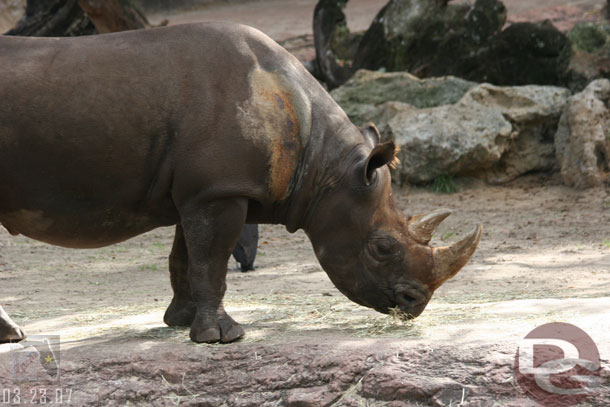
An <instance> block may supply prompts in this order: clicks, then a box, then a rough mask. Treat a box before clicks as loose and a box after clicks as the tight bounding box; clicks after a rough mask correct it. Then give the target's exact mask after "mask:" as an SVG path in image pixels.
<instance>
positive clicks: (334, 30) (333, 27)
mask: <svg viewBox="0 0 610 407" xmlns="http://www.w3.org/2000/svg"><path fill="white" fill-rule="evenodd" d="M347 1H348V0H320V1H319V2H318V4H317V5H316V8H315V10H314V15H313V37H314V46H315V48H316V65H317V66H316V68H317V69H316V70H315V73H316V76H317V77H318V78H319V79H321V80H323V81H324V82H326V84H327V85H328V88H329V89H333V88H336V87H337V86H340V85H342V84H343V83H344V82H345V81H347V80H348V79H349V77H350V76H351V75H352V74H353V71H352V66H351V57H352V56H351V55H350V56H347V55H338V53H337V49H336V46H337V45H338V44H339V43H345V42H351V41H353V38H352V35H350V33H349V29H348V28H347V21H346V19H345V14H344V13H343V9H344V8H345V5H346V4H347ZM347 48H350V47H349V46H348V47H347Z"/></svg>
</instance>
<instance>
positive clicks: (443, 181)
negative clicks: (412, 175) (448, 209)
mask: <svg viewBox="0 0 610 407" xmlns="http://www.w3.org/2000/svg"><path fill="white" fill-rule="evenodd" d="M432 187H433V188H434V192H437V193H439V194H452V193H454V192H456V191H457V188H456V186H455V180H454V178H453V175H451V174H441V175H438V176H437V177H436V178H434V181H432Z"/></svg>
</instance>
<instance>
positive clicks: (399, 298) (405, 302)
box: [396, 292, 418, 307]
mask: <svg viewBox="0 0 610 407" xmlns="http://www.w3.org/2000/svg"><path fill="white" fill-rule="evenodd" d="M417 301H418V299H417V298H415V297H413V296H411V295H409V293H406V292H398V293H396V302H397V303H398V305H399V306H403V307H412V306H414V305H415V304H416V303H417Z"/></svg>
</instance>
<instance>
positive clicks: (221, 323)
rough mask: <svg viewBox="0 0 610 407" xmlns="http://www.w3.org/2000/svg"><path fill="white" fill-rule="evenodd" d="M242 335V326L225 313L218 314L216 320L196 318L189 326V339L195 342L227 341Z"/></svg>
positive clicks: (234, 339)
mask: <svg viewBox="0 0 610 407" xmlns="http://www.w3.org/2000/svg"><path fill="white" fill-rule="evenodd" d="M242 336H244V330H243V329H242V327H241V326H239V324H238V323H237V322H235V321H234V320H233V318H231V317H230V316H228V315H226V314H224V315H221V316H219V317H218V318H217V319H216V321H209V320H208V319H207V318H196V319H195V321H193V326H192V327H191V340H192V341H193V342H197V343H214V342H221V343H229V342H233V341H236V340H237V339H239V338H241V337H242Z"/></svg>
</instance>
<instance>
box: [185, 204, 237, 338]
mask: <svg viewBox="0 0 610 407" xmlns="http://www.w3.org/2000/svg"><path fill="white" fill-rule="evenodd" d="M247 210H248V201H247V199H244V198H235V199H223V200H217V201H213V202H208V203H198V202H191V203H189V204H188V205H187V206H186V207H184V208H181V209H180V218H181V222H182V227H183V229H184V238H185V242H186V248H187V251H188V271H187V274H188V279H189V282H190V286H191V296H192V300H193V302H194V303H195V306H196V313H195V318H194V319H193V324H192V326H191V333H190V335H191V339H192V340H193V341H195V342H219V341H220V342H223V343H227V342H232V341H234V340H236V339H239V338H241V337H242V336H243V335H244V331H243V329H242V328H241V327H240V326H239V324H238V323H237V322H235V321H234V320H233V318H231V317H230V316H229V315H228V314H227V313H226V311H225V309H224V307H223V304H222V299H223V297H224V293H225V291H226V288H227V285H226V281H225V278H226V275H227V263H228V261H229V257H230V256H231V252H232V251H233V247H234V246H235V243H236V242H237V239H238V238H239V234H240V232H241V229H242V227H243V225H244V222H245V219H246V213H247Z"/></svg>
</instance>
